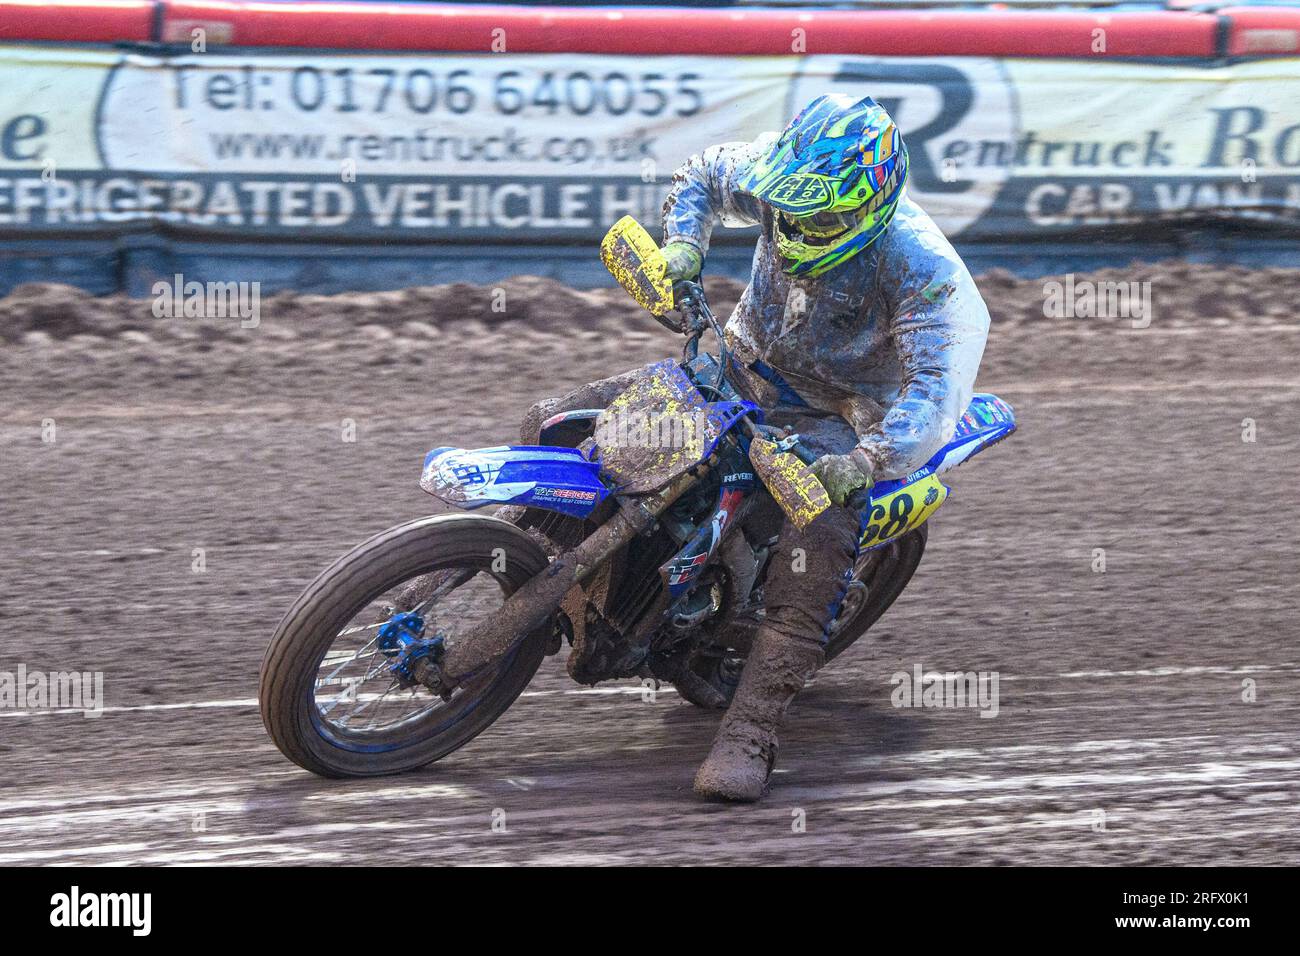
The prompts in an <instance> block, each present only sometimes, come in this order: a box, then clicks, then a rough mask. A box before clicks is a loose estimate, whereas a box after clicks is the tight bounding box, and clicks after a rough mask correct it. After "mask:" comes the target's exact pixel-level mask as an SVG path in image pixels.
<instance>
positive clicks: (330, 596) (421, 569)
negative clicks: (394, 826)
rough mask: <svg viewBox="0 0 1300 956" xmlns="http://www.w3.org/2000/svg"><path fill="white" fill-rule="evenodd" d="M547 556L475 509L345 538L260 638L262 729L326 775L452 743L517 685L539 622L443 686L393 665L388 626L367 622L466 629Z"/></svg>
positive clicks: (424, 757) (478, 727)
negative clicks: (357, 539) (479, 667)
mask: <svg viewBox="0 0 1300 956" xmlns="http://www.w3.org/2000/svg"><path fill="white" fill-rule="evenodd" d="M546 564H547V558H546V554H545V552H544V551H543V550H542V549H541V547H540V546H539V545H538V544H537V543H536V542H535V541H533V540H532V539H531V538H530V537H529V536H528V535H527V534H526V533H525V532H523V531H520V530H519V529H518V528H516V527H514V526H513V525H511V524H508V523H507V522H504V521H500V520H498V519H496V518H490V517H484V516H478V515H442V516H438V517H433V518H421V519H419V520H416V521H412V522H408V523H407V524H403V525H398V526H397V527H395V528H391V529H390V530H388V531H385V532H383V533H382V534H379V535H376V536H375V537H373V538H371V539H370V540H369V541H366V542H364V543H363V544H361V545H359V546H357V547H356V548H354V549H353V550H352V551H350V552H349V553H348V554H346V555H344V556H343V557H342V558H340V559H339V560H338V561H336V562H335V563H334V564H333V565H332V566H330V567H329V568H328V569H327V570H325V571H324V572H323V573H322V574H321V575H320V576H319V577H318V578H316V580H315V581H313V582H312V583H311V584H310V585H309V586H308V588H307V590H306V591H304V592H303V594H302V596H301V597H299V598H298V600H297V601H296V602H295V603H294V605H293V607H292V608H290V609H289V612H288V613H287V614H286V615H285V617H284V620H283V621H281V622H280V626H279V628H277V630H276V633H275V636H274V638H272V640H271V644H270V647H268V648H267V652H266V657H265V658H264V660H263V662H262V675H261V688H260V694H259V699H260V703H261V710H262V722H263V723H264V724H265V726H266V729H267V733H269V734H270V736H271V739H272V740H273V741H274V742H275V744H276V746H277V747H279V748H280V750H281V751H282V752H283V753H284V755H285V756H286V757H288V758H289V759H290V760H292V761H293V762H294V763H296V764H298V765H299V766H300V767H303V768H305V769H307V770H310V771H312V772H313V773H317V774H321V775H322V776H327V777H364V776H377V775H382V774H391V773H398V772H401V771H404V770H411V769H414V768H416V767H420V766H423V765H425V764H428V763H431V762H433V761H435V760H438V759H440V758H441V757H444V756H446V755H447V754H449V753H451V752H452V751H453V750H456V749H457V748H459V747H462V746H464V745H465V744H466V743H468V742H469V741H470V740H472V739H474V737H476V736H478V734H480V733H482V732H483V731H484V730H485V729H487V727H489V726H490V725H491V724H492V723H493V721H495V720H496V719H497V718H498V717H499V716H500V715H501V714H502V713H503V712H504V711H505V710H506V708H508V707H509V706H510V705H511V704H512V703H513V702H514V700H515V698H517V697H518V696H519V694H520V693H521V692H522V691H523V689H524V687H525V686H527V684H528V682H529V680H530V679H531V678H532V676H533V674H534V673H535V672H536V670H537V668H538V666H539V665H540V663H541V660H542V657H543V655H544V653H545V650H546V645H547V639H548V636H549V630H550V629H549V626H548V627H542V628H539V629H538V630H536V631H534V632H532V633H530V634H528V635H526V636H524V637H523V638H522V640H520V641H519V642H518V643H517V644H516V645H515V646H514V648H513V649H512V650H511V651H510V653H509V654H508V655H506V657H504V658H503V659H502V660H500V661H499V662H497V663H496V664H494V665H492V666H490V667H488V668H485V669H484V671H483V672H482V673H480V674H476V675H473V676H472V677H471V678H470V679H469V680H468V681H467V682H466V683H465V684H463V685H462V686H460V687H457V688H456V689H455V691H454V692H452V693H451V694H449V695H447V696H446V697H443V696H439V695H437V694H434V693H433V692H431V691H430V690H429V689H428V688H427V687H425V686H424V685H423V684H420V683H418V682H416V681H412V680H410V679H409V678H407V677H406V676H404V675H403V674H401V673H399V672H398V671H396V670H395V669H394V667H395V665H397V664H399V663H400V662H401V660H402V658H401V650H400V648H397V647H395V646H394V642H393V641H392V640H391V639H389V637H388V636H387V635H389V634H391V633H392V631H391V629H390V630H388V631H385V636H384V637H381V636H380V634H379V632H380V630H381V628H383V627H384V625H385V624H388V623H390V622H392V621H393V620H394V617H395V615H400V614H402V612H413V613H415V614H416V615H417V617H416V618H415V619H414V620H416V621H417V622H418V624H419V625H420V627H421V630H422V633H423V634H424V635H426V636H427V637H429V638H433V637H440V638H442V639H443V641H444V642H445V643H446V644H448V645H451V644H454V643H456V642H457V641H462V640H472V639H473V635H474V632H475V629H476V628H477V627H479V626H480V625H481V624H482V623H483V622H485V621H486V620H488V619H489V618H490V617H491V616H493V615H494V614H495V613H496V612H497V611H498V610H499V608H500V607H501V604H502V603H503V602H504V601H505V599H506V598H507V597H508V596H509V595H510V594H512V593H513V592H514V591H515V590H516V589H517V588H519V587H520V586H521V585H522V584H524V583H525V582H526V581H528V580H529V579H530V578H532V577H534V576H535V575H536V574H538V573H539V572H540V571H541V570H542V569H543V568H545V567H546ZM405 620H407V621H410V620H412V618H410V617H409V616H408V617H406V618H405Z"/></svg>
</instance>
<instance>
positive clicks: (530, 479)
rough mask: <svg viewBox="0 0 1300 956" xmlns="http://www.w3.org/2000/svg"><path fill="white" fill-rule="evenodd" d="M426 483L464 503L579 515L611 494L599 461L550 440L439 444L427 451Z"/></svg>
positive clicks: (438, 495) (454, 501)
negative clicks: (470, 445) (473, 445)
mask: <svg viewBox="0 0 1300 956" xmlns="http://www.w3.org/2000/svg"><path fill="white" fill-rule="evenodd" d="M420 487H421V488H423V489H424V490H425V491H427V492H428V493H429V494H431V495H433V496H434V497H435V498H437V499H438V500H439V501H444V502H446V503H447V504H450V505H456V506H457V507H460V508H471V509H472V508H481V507H483V506H484V505H490V504H520V505H529V506H531V507H534V508H545V509H547V510H549V511H557V512H559V513H560V514H566V515H572V516H573V517H576V518H585V517H586V516H587V515H589V514H591V512H592V511H593V510H595V508H596V506H597V505H599V504H600V503H601V502H602V501H604V500H605V498H607V497H608V496H609V493H610V491H609V489H608V488H607V487H605V484H604V482H602V481H601V480H600V464H599V463H598V462H593V461H588V460H587V459H586V458H584V457H583V456H582V453H581V452H580V451H578V450H577V449H575V448H557V447H551V446H547V445H499V446H496V447H493V448H474V449H465V448H435V449H433V451H431V452H429V454H428V455H426V456H425V459H424V470H423V472H422V473H421V475H420Z"/></svg>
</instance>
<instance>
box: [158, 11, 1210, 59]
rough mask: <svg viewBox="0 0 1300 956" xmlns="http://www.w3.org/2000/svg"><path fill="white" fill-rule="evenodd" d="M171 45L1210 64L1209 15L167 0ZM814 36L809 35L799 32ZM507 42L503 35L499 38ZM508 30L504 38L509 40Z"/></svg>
mask: <svg viewBox="0 0 1300 956" xmlns="http://www.w3.org/2000/svg"><path fill="white" fill-rule="evenodd" d="M166 8H167V14H166V18H165V22H164V36H163V38H164V39H165V40H168V41H188V39H189V30H190V29H191V28H192V26H193V25H194V24H204V23H212V24H221V25H222V26H221V28H220V29H221V31H222V33H223V34H226V35H229V37H230V42H231V43H233V44H236V45H239V46H276V47H327V48H331V49H381V50H445V51H457V52H481V53H488V52H493V41H494V39H495V40H497V42H498V45H499V44H500V42H502V41H504V44H505V50H506V51H507V52H515V53H623V54H634V55H654V54H673V53H676V54H705V55H722V56H743V55H781V54H790V53H792V52H807V53H860V54H877V55H887V56H935V55H947V56H1065V57H1075V56H1095V55H1098V54H1099V53H1100V51H1097V50H1094V44H1096V43H1097V42H1098V36H1099V35H1098V34H1097V33H1096V32H1095V31H1097V30H1103V31H1105V33H1104V40H1105V55H1107V56H1175V57H1177V56H1181V57H1189V56H1211V55H1213V54H1214V51H1215V33H1216V25H1217V22H1218V21H1217V18H1216V17H1214V16H1213V15H1210V14H1204V13H1191V12H1187V13H1183V12H1177V13H1172V12H1163V11H1152V12H1131V13H1130V12H1126V13H1089V12H1063V13H1062V12H1054V11H1037V12H1034V11H1011V10H987V11H942V10H937V11H936V10H912V11H907V10H817V11H811V10H732V9H727V10H718V9H691V8H685V9H684V8H646V7H634V8H622V9H610V8H604V9H601V8H596V9H592V8H586V7H518V6H514V7H511V6H481V5H472V6H470V5H455V4H387V3H294V4H280V3H243V2H221V0H168V2H167V3H166ZM799 30H801V31H803V33H802V34H799V33H796V32H795V31H799ZM494 31H497V32H494ZM500 31H504V32H500Z"/></svg>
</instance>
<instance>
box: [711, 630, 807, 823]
mask: <svg viewBox="0 0 1300 956" xmlns="http://www.w3.org/2000/svg"><path fill="white" fill-rule="evenodd" d="M823 657H824V654H823V652H822V648H821V645H819V644H814V643H812V642H811V641H804V640H798V639H794V638H789V637H786V636H785V635H784V634H781V633H779V632H777V631H773V630H771V629H770V628H767V627H764V628H761V629H760V630H759V632H758V634H757V635H756V636H755V638H754V644H753V647H752V648H751V649H750V652H749V659H748V660H747V661H746V662H745V669H744V671H743V672H742V673H741V675H740V686H738V687H737V688H736V696H735V697H734V698H733V699H732V701H731V706H730V707H729V708H728V709H727V713H726V714H725V715H724V716H723V718H722V726H720V727H719V728H718V734H717V736H716V737H714V738H713V749H712V750H710V751H709V756H708V758H707V759H706V760H705V761H704V764H703V765H702V766H701V767H700V770H699V772H698V773H697V774H696V775H695V792H696V793H698V794H699V795H700V796H702V797H712V798H715V799H721V800H739V801H744V802H753V801H755V800H757V799H758V798H759V797H761V796H762V795H763V794H764V793H765V792H766V790H767V779H768V777H769V776H771V774H772V766H773V765H774V764H775V763H776V729H777V727H778V726H779V725H780V723H781V718H782V717H784V716H785V710H786V708H787V707H789V706H790V701H792V700H793V699H794V695H795V694H797V693H799V691H800V690H802V689H803V685H804V683H805V682H806V681H807V680H809V679H810V678H811V677H812V676H813V674H815V673H816V672H817V668H818V667H820V666H821V664H822V660H823Z"/></svg>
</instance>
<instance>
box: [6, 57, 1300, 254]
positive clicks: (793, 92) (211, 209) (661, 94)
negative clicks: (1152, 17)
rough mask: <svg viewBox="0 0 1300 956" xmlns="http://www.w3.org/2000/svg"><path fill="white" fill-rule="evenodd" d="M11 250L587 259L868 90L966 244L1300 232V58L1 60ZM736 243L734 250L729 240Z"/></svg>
mask: <svg viewBox="0 0 1300 956" xmlns="http://www.w3.org/2000/svg"><path fill="white" fill-rule="evenodd" d="M0 73H2V74H3V76H4V77H5V80H6V81H5V83H4V84H0V238H6V239H14V238H19V237H30V236H36V237H40V236H47V237H49V238H57V237H64V236H77V235H86V236H103V235H113V234H119V233H128V232H138V231H150V230H152V231H156V232H159V233H161V234H164V235H169V236H182V237H187V238H206V239H212V238H220V237H234V238H238V239H239V240H241V241H256V240H261V239H265V240H271V241H283V240H285V239H303V240H312V241H317V242H322V241H323V242H338V243H348V242H363V243H364V242H397V243H426V242H456V243H464V242H467V241H468V242H474V241H480V240H481V241H490V242H501V241H549V240H560V241H570V242H589V241H592V240H594V239H597V238H598V237H599V236H600V235H601V234H603V232H604V230H605V229H606V228H607V227H608V225H609V224H611V223H612V222H614V221H615V220H617V219H618V218H619V217H621V216H623V215H626V214H631V215H634V216H636V217H637V218H638V219H641V220H642V221H643V222H645V223H647V224H648V225H654V224H657V222H658V215H659V209H660V206H661V204H662V202H663V197H664V194H665V193H666V191H667V189H668V186H669V183H670V181H671V176H672V172H673V169H674V168H675V167H676V166H677V165H678V164H679V163H681V162H682V161H683V160H684V159H686V158H687V157H688V156H689V155H690V154H691V153H693V152H697V151H699V150H701V149H703V148H704V147H706V146H708V145H710V144H713V143H719V142H727V141H733V140H743V139H749V138H752V137H754V136H757V135H758V134H760V133H762V132H764V131H766V130H773V129H779V128H780V127H781V126H783V125H784V124H785V122H787V121H788V120H789V118H790V117H791V116H792V115H793V114H794V113H795V112H797V110H798V109H799V108H800V107H801V106H802V105H803V104H804V103H806V102H807V101H808V100H810V99H811V98H813V97H814V96H816V95H818V94H820V93H824V92H829V91H843V92H848V93H851V94H854V95H856V96H861V95H871V96H874V97H875V98H876V99H877V100H878V101H879V102H881V103H882V104H883V105H885V106H886V107H887V108H888V109H889V110H890V112H891V113H892V114H893V115H894V117H895V119H896V121H897V122H898V123H899V125H900V126H901V127H902V130H903V132H904V137H905V139H906V141H907V143H908V146H909V150H910V153H911V158H912V165H911V170H912V172H911V177H912V178H911V187H910V188H911V190H912V195H913V196H914V198H916V199H917V201H918V202H920V203H921V204H922V205H923V206H924V207H925V208H926V209H927V210H928V211H929V212H930V213H931V214H932V215H933V216H935V218H936V219H937V220H938V222H939V223H940V225H941V226H942V227H943V228H944V229H945V231H947V232H948V233H949V235H950V236H952V237H954V238H958V239H970V240H989V239H992V240H1010V241H1023V240H1033V239H1035V238H1038V237H1052V236H1062V235H1069V236H1079V235H1086V234H1087V233H1089V232H1090V231H1096V230H1099V229H1102V228H1104V227H1110V226H1131V225H1145V224H1152V223H1161V222H1168V221H1175V220H1179V219H1188V218H1193V219H1196V220H1198V221H1199V220H1205V219H1223V220H1229V221H1242V222H1248V223H1256V224H1263V223H1270V224H1273V225H1276V226H1283V227H1290V228H1292V229H1294V228H1295V227H1296V225H1297V223H1300V60H1296V59H1288V58H1276V59H1268V60H1256V61H1243V62H1235V63H1218V62H1216V63H1208V62H1207V63H1201V62H1199V61H1170V62H1168V63H1146V62H1128V61H1106V60H1104V59H1101V58H1098V59H1097V60H1096V61H1090V60H1083V59H1072V60H1031V59H983V58H974V57H960V58H956V57H954V58H899V57H855V56H842V55H827V56H782V57H700V56H682V57H676V56H643V57H632V56H597V55H556V54H490V53H485V54H452V55H428V54H418V55H415V54H412V55H404V54H340V53H312V52H298V51H294V52H289V53H284V52H277V53H262V52H251V51H243V52H224V51H223V52H220V53H218V52H210V53H194V54H186V55H176V56H166V55H152V54H142V53H134V52H122V51H109V50H97V49H91V48H58V47H26V46H18V45H11V46H0ZM722 236H723V231H719V234H718V237H719V239H721V238H722Z"/></svg>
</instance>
